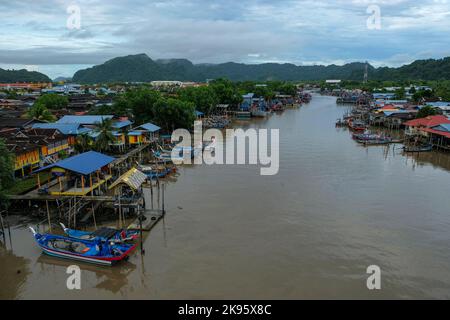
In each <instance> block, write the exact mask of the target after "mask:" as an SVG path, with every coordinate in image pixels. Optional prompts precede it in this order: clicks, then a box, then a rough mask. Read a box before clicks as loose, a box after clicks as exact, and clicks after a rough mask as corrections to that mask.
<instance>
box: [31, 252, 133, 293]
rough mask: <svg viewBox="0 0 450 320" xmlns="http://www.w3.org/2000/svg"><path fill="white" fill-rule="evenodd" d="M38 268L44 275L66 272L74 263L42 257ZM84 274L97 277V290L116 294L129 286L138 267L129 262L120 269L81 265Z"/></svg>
mask: <svg viewBox="0 0 450 320" xmlns="http://www.w3.org/2000/svg"><path fill="white" fill-rule="evenodd" d="M37 263H38V265H39V266H38V268H40V270H41V272H42V273H44V274H45V273H46V272H49V271H50V272H54V273H60V272H65V271H66V270H67V268H68V267H69V266H71V265H73V264H74V263H73V262H71V261H69V260H63V259H58V258H55V257H50V256H47V255H41V256H40V257H39V258H38V260H37ZM79 267H80V269H81V272H82V274H86V273H91V274H93V275H95V279H96V281H97V284H96V285H95V288H97V289H104V290H107V291H110V292H112V293H114V294H118V293H120V292H121V289H122V288H123V287H125V286H126V285H127V284H128V276H129V275H130V274H131V273H132V272H133V271H134V270H135V269H136V266H135V265H134V264H132V263H130V262H128V261H126V262H124V263H122V264H121V266H120V268H110V267H102V266H96V265H91V264H79Z"/></svg>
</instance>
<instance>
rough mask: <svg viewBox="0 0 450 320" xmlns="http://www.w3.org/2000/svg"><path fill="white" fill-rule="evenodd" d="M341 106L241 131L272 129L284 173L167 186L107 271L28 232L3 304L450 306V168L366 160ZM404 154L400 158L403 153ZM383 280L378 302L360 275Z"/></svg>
mask: <svg viewBox="0 0 450 320" xmlns="http://www.w3.org/2000/svg"><path fill="white" fill-rule="evenodd" d="M346 111H347V107H344V106H338V105H336V103H335V98H332V97H322V96H314V98H313V100H312V102H311V103H310V104H308V105H305V106H303V107H301V108H300V109H298V110H297V109H296V110H287V111H285V112H284V113H283V114H276V115H273V116H271V117H270V118H268V119H267V120H259V121H249V122H248V123H247V124H243V127H244V128H268V129H271V128H274V129H280V170H279V173H278V174H277V175H275V176H261V175H260V174H259V167H258V166H206V165H202V166H189V167H184V168H182V169H181V170H180V175H179V176H178V178H177V181H175V182H171V183H168V184H167V189H166V210H167V214H166V216H165V218H164V220H163V221H160V223H159V224H158V225H157V226H156V227H155V228H154V229H153V230H152V231H151V233H150V234H149V235H148V236H147V237H146V239H145V242H144V247H145V250H146V253H145V255H144V256H141V255H140V254H139V253H136V254H134V255H132V256H131V258H130V260H129V261H128V262H127V263H125V264H122V265H119V266H117V267H114V268H109V269H108V268H102V267H96V266H81V270H82V282H81V283H82V289H81V290H74V291H69V290H68V289H67V288H66V279H67V277H68V275H67V274H66V267H67V266H69V265H71V264H72V263H71V262H68V261H62V260H58V259H55V258H50V257H46V256H43V255H41V252H40V250H39V249H38V248H37V246H36V245H35V244H34V243H33V239H32V237H31V234H30V233H29V232H28V231H27V230H26V229H25V228H14V229H13V230H12V250H11V246H10V245H9V243H8V245H7V248H8V250H5V249H0V280H1V281H0V283H1V284H2V285H1V288H0V298H4V299H5V298H6V299H30V298H31V299H34V298H39V299H80V298H83V299H84V298H87V299H89V298H96V299H98V298H104V299H312V298H319V299H335V298H337V299H339V298H345V299H397V298H414V299H417V298H447V299H448V298H450V269H449V265H450V246H449V244H450V232H449V229H450V210H449V209H450V197H449V185H450V184H449V182H450V156H449V155H448V154H445V153H437V152H433V153H431V154H421V155H415V156H405V155H403V154H402V152H401V151H400V149H398V148H397V149H395V148H394V147H393V146H390V147H383V146H380V147H369V148H365V147H362V146H360V145H358V144H357V143H355V141H353V140H352V139H351V136H350V134H349V132H348V131H347V130H346V129H338V128H335V126H334V123H335V121H336V119H337V118H339V117H340V116H342V114H343V113H345V112H346ZM398 147H399V146H398ZM370 265H377V266H379V267H380V268H381V290H373V291H371V290H368V289H367V286H366V280H367V278H368V277H369V275H368V274H367V273H366V269H367V267H368V266H370Z"/></svg>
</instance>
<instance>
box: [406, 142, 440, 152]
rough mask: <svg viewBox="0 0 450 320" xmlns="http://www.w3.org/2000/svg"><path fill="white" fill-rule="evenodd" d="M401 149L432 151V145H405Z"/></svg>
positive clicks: (407, 150)
mask: <svg viewBox="0 0 450 320" xmlns="http://www.w3.org/2000/svg"><path fill="white" fill-rule="evenodd" d="M403 151H405V152H408V153H414V152H431V151H433V145H432V144H426V145H423V146H405V147H403Z"/></svg>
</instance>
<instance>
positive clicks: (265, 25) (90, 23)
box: [0, 0, 450, 78]
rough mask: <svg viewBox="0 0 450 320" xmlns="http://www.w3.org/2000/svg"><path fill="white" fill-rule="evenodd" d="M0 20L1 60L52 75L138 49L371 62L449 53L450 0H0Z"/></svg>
mask: <svg viewBox="0 0 450 320" xmlns="http://www.w3.org/2000/svg"><path fill="white" fill-rule="evenodd" d="M378 10H379V12H380V19H378V15H377V12H378ZM78 12H79V13H80V14H79V17H80V19H78V14H77V13H78ZM0 21H1V27H2V28H1V29H0V39H1V41H0V67H1V68H7V69H13V68H14V69H17V68H26V69H29V70H37V71H41V72H44V73H46V74H47V75H49V76H50V77H52V78H54V77H57V76H72V75H73V73H74V72H75V71H76V70H78V69H80V68H86V67H89V66H92V65H95V64H100V63H102V62H104V61H106V60H107V59H110V58H112V57H116V56H122V55H127V54H137V53H147V54H148V55H149V56H150V57H151V58H153V59H159V58H187V59H190V60H191V61H193V62H194V63H220V62H227V61H236V62H245V63H262V62H292V63H295V64H299V65H300V64H303V65H310V64H331V63H335V64H343V63H346V62H351V61H365V60H367V61H369V62H371V63H372V64H374V65H376V66H380V65H388V66H399V65H402V64H406V63H409V62H411V61H413V60H415V59H423V58H442V57H445V56H450V36H449V32H450V0H421V1H411V0H295V1H292V0H238V1H235V0H167V1H162V0H161V1H157V0H126V1H124V0H108V1H102V0H71V1H66V0H21V1H6V0H0ZM378 22H379V23H378ZM78 27H79V28H78Z"/></svg>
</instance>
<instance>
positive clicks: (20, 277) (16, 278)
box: [0, 243, 30, 300]
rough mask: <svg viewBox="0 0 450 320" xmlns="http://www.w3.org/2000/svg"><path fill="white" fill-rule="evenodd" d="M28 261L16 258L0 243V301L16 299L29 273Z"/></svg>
mask: <svg viewBox="0 0 450 320" xmlns="http://www.w3.org/2000/svg"><path fill="white" fill-rule="evenodd" d="M28 263H29V260H28V259H25V258H23V257H18V256H16V255H15V254H14V253H13V252H12V251H11V250H7V249H6V248H5V247H4V246H3V245H2V243H0V286H1V289H0V299H3V300H4V299H16V298H18V297H20V296H21V294H22V286H23V285H24V283H25V282H26V280H27V277H28V275H29V273H30V271H29V268H28Z"/></svg>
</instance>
